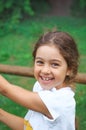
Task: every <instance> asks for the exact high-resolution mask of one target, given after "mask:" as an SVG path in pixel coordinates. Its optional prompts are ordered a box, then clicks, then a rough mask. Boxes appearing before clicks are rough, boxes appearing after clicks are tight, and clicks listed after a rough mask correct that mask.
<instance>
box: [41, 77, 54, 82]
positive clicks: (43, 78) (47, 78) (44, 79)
mask: <svg viewBox="0 0 86 130" xmlns="http://www.w3.org/2000/svg"><path fill="white" fill-rule="evenodd" d="M41 79H42V80H43V81H51V80H53V79H54V78H49V77H41Z"/></svg>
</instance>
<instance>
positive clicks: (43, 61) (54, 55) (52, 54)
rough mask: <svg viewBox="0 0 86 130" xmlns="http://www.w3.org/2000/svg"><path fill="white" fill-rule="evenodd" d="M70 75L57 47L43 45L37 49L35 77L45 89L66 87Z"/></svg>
mask: <svg viewBox="0 0 86 130" xmlns="http://www.w3.org/2000/svg"><path fill="white" fill-rule="evenodd" d="M68 74H69V71H68V67H67V63H66V61H65V59H64V58H63V56H62V55H61V54H60V52H59V49H58V48H56V47H55V46H53V45H52V46H48V45H43V46H40V47H39V48H38V49H37V52H36V57H35V63H34V76H35V78H36V79H37V80H38V82H39V83H40V85H41V86H42V88H43V89H52V88H53V87H56V88H57V89H59V88H62V87H64V86H65V83H64V80H65V77H66V75H68Z"/></svg>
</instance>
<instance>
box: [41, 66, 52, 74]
mask: <svg viewBox="0 0 86 130" xmlns="http://www.w3.org/2000/svg"><path fill="white" fill-rule="evenodd" d="M41 72H42V73H43V74H49V73H50V72H51V71H50V67H49V65H44V66H43V67H42V70H41Z"/></svg>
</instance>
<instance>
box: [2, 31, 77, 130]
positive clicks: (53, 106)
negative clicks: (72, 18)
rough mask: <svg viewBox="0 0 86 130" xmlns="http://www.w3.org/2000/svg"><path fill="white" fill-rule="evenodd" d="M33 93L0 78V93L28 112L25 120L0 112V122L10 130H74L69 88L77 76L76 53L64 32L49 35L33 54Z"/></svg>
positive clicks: (74, 45) (72, 104)
mask: <svg viewBox="0 0 86 130" xmlns="http://www.w3.org/2000/svg"><path fill="white" fill-rule="evenodd" d="M33 57H34V76H35V78H36V80H37V82H36V83H35V85H34V87H33V92H31V91H28V90H25V89H23V88H21V87H18V86H16V85H13V84H11V83H9V82H8V81H7V80H6V79H4V78H3V77H2V76H0V93H1V94H2V95H4V96H6V97H8V98H10V99H12V100H13V101H15V102H17V103H19V104H21V105H22V106H24V107H26V108H28V109H29V111H28V112H27V114H26V116H25V118H24V119H23V118H21V117H17V116H15V115H12V114H10V113H7V112H6V111H4V110H2V109H0V121H1V122H3V123H5V124H6V125H8V126H9V127H10V128H11V129H12V130H75V105H76V103H75V99H74V91H73V90H72V87H71V84H72V83H73V81H74V78H75V76H76V74H77V69H78V57H79V54H78V50H77V46H76V44H75V42H74V40H73V38H72V37H71V36H70V35H69V34H68V33H65V32H60V31H55V32H48V33H46V34H44V35H43V36H41V37H40V39H39V40H38V42H37V43H36V45H35V48H34V51H33Z"/></svg>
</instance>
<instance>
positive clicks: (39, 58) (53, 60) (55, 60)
mask: <svg viewBox="0 0 86 130" xmlns="http://www.w3.org/2000/svg"><path fill="white" fill-rule="evenodd" d="M37 59H38V60H44V59H43V58H41V57H36V58H35V60H37ZM50 61H52V62H59V63H61V60H58V59H51V60H50Z"/></svg>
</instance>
